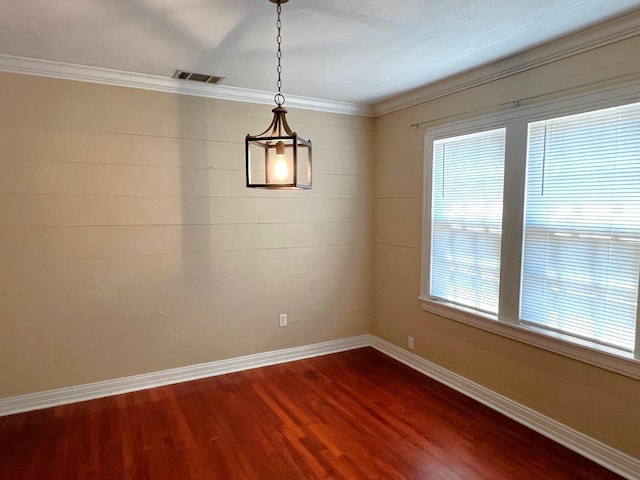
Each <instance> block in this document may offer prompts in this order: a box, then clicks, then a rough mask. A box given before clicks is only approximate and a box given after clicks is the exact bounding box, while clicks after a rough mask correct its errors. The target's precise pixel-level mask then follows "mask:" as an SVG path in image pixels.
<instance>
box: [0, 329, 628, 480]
mask: <svg viewBox="0 0 640 480" xmlns="http://www.w3.org/2000/svg"><path fill="white" fill-rule="evenodd" d="M366 346H371V347H373V348H375V349H376V350H379V351H380V352H382V353H384V354H385V355H388V356H390V357H392V358H394V359H396V360H398V361H400V362H402V363H404V364H405V365H408V366H409V367H411V368H413V369H415V370H417V371H419V372H421V373H423V374H424V375H427V376H428V377H431V378H433V379H434V380H436V381H438V382H440V383H442V384H444V385H447V386H448V387H451V388H453V389H454V390H457V391H458V392H461V393H462V394H464V395H466V396H468V397H470V398H473V399H474V400H476V401H478V402H480V403H482V404H484V405H486V406H488V407H489V408H492V409H493V410H496V411H497V412H499V413H502V414H503V415H506V416H507V417H509V418H511V419H513V420H515V421H517V422H518V423H521V424H523V425H525V426H526V427H529V428H531V429H533V430H535V431H536V432H538V433H540V434H542V435H544V436H546V437H548V438H550V439H552V440H554V441H555V442H558V443H560V444H561V445H564V446H565V447H567V448H569V449H571V450H573V451H575V452H577V453H579V454H580V455H583V456H585V457H587V458H589V459H591V460H593V461H594V462H596V463H598V464H600V465H602V466H604V467H605V468H608V469H609V470H612V471H614V472H616V473H618V474H620V475H622V476H623V477H625V478H628V479H630V480H632V479H637V478H640V459H636V458H633V457H631V456H629V455H627V454H625V453H622V452H620V451H618V450H616V449H614V448H612V447H609V446H607V445H605V444H603V443H601V442H599V441H597V440H594V439H592V438H590V437H588V436H586V435H584V434H582V433H580V432H578V431H576V430H573V429H571V428H569V427H567V426H566V425H563V424H561V423H559V422H557V421H556V420H553V419H551V418H549V417H546V416H544V415H542V414H540V413H538V412H536V411H534V410H532V409H530V408H528V407H525V406H524V405H521V404H519V403H517V402H515V401H513V400H511V399H509V398H507V397H504V396H502V395H500V394H498V393H495V392H493V391H491V390H489V389H488V388H486V387H483V386H481V385H478V384H476V383H474V382H472V381H470V380H467V379H466V378H464V377H462V376H460V375H458V374H456V373H453V372H451V371H449V370H447V369H445V368H443V367H441V366H439V365H436V364H435V363H432V362H429V361H428V360H425V359H423V358H421V357H419V356H417V355H415V354H413V353H410V352H407V351H406V350H404V349H402V348H400V347H397V346H395V345H393V344H391V343H389V342H387V341H385V340H383V339H381V338H379V337H376V336H374V335H370V334H365V335H360V336H357V337H350V338H344V339H340V340H332V341H329V342H323V343H316V344H312V345H305V346H301V347H293V348H286V349H282V350H274V351H271V352H265V353H258V354H255V355H247V356H243V357H237V358H232V359H229V360H219V361H215V362H209V363H203V364H200V365H192V366H188V367H182V368H174V369H170V370H164V371H161V372H152V373H147V374H142V375H134V376H131V377H125V378H119V379H115V380H106V381H103V382H96V383H89V384H86V385H79V386H76V387H68V388H60V389H57V390H49V391H46V392H40V393H32V394H28V395H20V396H17V397H9V398H4V399H0V416H4V415H11V414H14V413H20V412H27V411H31V410H39V409H42V408H49V407H54V406H56V405H65V404H68V403H75V402H82V401H85V400H92V399H96V398H104V397H109V396H112V395H119V394H122V393H128V392H135V391H139V390H146V389H149V388H155V387H160V386H164V385H170V384H174V383H180V382H186V381H190V380H197V379H200V378H207V377H212V376H216V375H223V374H226V373H232V372H238V371H241V370H248V369H251V368H258V367H264V366H268V365H275V364H278V363H284V362H291V361H295V360H301V359H303V358H310V357H317V356H321V355H327V354H330V353H336V352H343V351H346V350H352V349H355V348H362V347H366Z"/></svg>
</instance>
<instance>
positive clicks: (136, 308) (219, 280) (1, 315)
mask: <svg viewBox="0 0 640 480" xmlns="http://www.w3.org/2000/svg"><path fill="white" fill-rule="evenodd" d="M271 108H272V107H271V106H269V105H252V104H246V103H239V102H227V101H216V100H206V99H202V98H196V97H190V96H183V95H172V94H164V93H157V92H149V91H143V90H134V89H128V88H120V87H110V86H101V85H93V84H85V83H81V82H72V81H64V80H56V79H47V78H40V77H32V76H24V75H14V74H0V112H2V115H1V116H0V198H1V200H0V319H1V320H0V365H1V366H2V368H1V369H0V372H1V373H0V398H3V397H9V396H14V395H19V394H26V393H30V392H37V391H43V390H49V389H54V388H58V387H66V386H72V385H78V384H83V383H88V382H94V381H99V380H106V379H113V378H119V377H123V376H128V375H134V374H139V373H145V372H152V371H158V370H163V369H168V368H173V367H180V366H185V365H192V364H197V363H202V362H208V361H213V360H219V359H224V358H230V357H237V356H240V355H246V354H253V353H258V352H263V351H269V350H275V349H280V348H286V347H292V346H298V345H306V344H311V343H315V342H321V341H327V340H332V339H338V338H344V337H349V336H353V335H359V334H363V333H368V332H369V331H370V319H371V311H370V305H371V299H370V296H371V278H372V274H371V270H372V263H373V262H372V201H371V196H372V178H373V177H372V165H371V160H370V158H371V148H372V147H371V145H372V143H373V120H372V119H366V118H359V117H354V116H343V115H335V114H328V113H318V112H309V111H302V110H299V111H291V112H290V114H289V117H290V118H289V121H290V123H291V124H292V125H293V126H294V127H295V129H296V130H297V131H298V132H300V133H301V134H303V135H304V136H307V137H310V138H311V139H312V141H313V142H314V166H315V172H314V188H313V190H311V191H299V192H293V191H286V192H270V191H264V190H253V189H247V188H245V186H244V182H245V180H244V137H245V135H246V134H247V133H253V134H255V133H258V132H260V131H262V130H263V129H264V128H265V127H266V126H267V125H268V123H269V122H270V120H271ZM279 313H287V314H288V315H289V326H288V327H287V328H279V327H278V314H279Z"/></svg>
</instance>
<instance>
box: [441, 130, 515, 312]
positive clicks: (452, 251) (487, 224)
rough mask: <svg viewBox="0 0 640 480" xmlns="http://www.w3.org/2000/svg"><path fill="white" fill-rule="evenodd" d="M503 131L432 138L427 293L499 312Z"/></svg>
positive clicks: (484, 309)
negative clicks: (429, 259)
mask: <svg viewBox="0 0 640 480" xmlns="http://www.w3.org/2000/svg"><path fill="white" fill-rule="evenodd" d="M504 151H505V129H504V128H500V129H495V130H490V131H484V132H480V133H473V134H470V135H463V136H457V137H450V138H446V139H441V140H436V141H434V142H433V163H432V168H433V181H432V215H431V222H432V225H431V227H432V228H431V263H430V265H431V268H430V272H431V274H430V283H429V286H430V287H429V288H430V296H431V298H435V299H442V300H446V301H448V302H451V303H455V304H458V305H462V306H465V307H469V308H472V309H475V310H479V311H483V312H487V313H492V314H497V312H498V290H499V280H500V239H501V232H502V192H503V180H504Z"/></svg>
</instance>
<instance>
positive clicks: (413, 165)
mask: <svg viewBox="0 0 640 480" xmlns="http://www.w3.org/2000/svg"><path fill="white" fill-rule="evenodd" d="M630 74H640V37H635V38H632V39H629V40H626V41H624V42H619V43H616V44H613V45H609V46H607V47H603V48H600V49H599V50H596V51H592V52H589V53H584V54H581V55H579V56H574V57H572V58H569V59H565V60H562V61H559V62H556V63H554V64H550V65H547V66H543V67H539V68H536V69H534V70H530V71H527V72H524V73H521V74H518V75H515V76H512V77H510V78H506V79H503V80H499V81H495V82H492V83H490V84H487V85H484V86H479V87H475V88H473V89H470V90H467V91H464V92H460V93H456V94H453V95H449V96H447V97H444V98H440V99H437V100H434V101H431V102H428V103H424V104H421V105H418V106H415V107H412V108H408V109H405V110H402V111H398V112H396V113H391V114H388V115H384V116H382V117H379V118H378V119H376V142H377V144H376V157H375V197H376V198H375V209H374V218H375V234H374V235H375V240H374V297H373V298H374V300H373V306H374V316H375V317H374V325H373V333H374V334H375V335H378V336H380V337H381V338H383V339H385V340H387V341H390V342H392V343H394V344H396V345H398V346H401V347H406V345H407V336H408V335H412V336H414V337H415V353H417V354H418V355H420V356H422V357H424V358H425V359H428V360H430V361H432V362H435V363H438V364H440V365H442V366H444V367H445V368H447V369H450V370H452V371H454V372H457V373H459V374H461V375H463V376H464V377H466V378H469V379H471V380H472V381H474V382H477V383H479V384H482V385H484V386H486V387H488V388H490V389H492V390H494V391H496V392H499V393H501V394H503V395H505V396H507V397H510V398H512V399H514V400H516V401H518V402H520V403H522V404H524V405H527V406H529V407H531V408H533V409H535V410H537V411H539V412H541V413H543V414H545V415H548V416H549V417H551V418H554V419H556V420H559V421H560V422H562V423H564V424H566V425H568V426H570V427H573V428H575V429H577V430H579V431H581V432H584V433H586V434H587V435H590V436H592V437H594V438H596V439H599V440H601V441H603V442H605V443H607V444H609V445H611V446H613V447H615V448H617V449H619V450H621V451H624V452H626V453H628V454H630V455H632V456H635V457H638V458H640V381H637V380H633V379H631V378H629V377H624V376H621V375H618V374H615V373H611V372H609V371H605V370H602V369H599V368H596V367H592V366H589V365H586V364H582V363H580V362H577V361H574V360H570V359H568V358H565V357H562V356H559V355H555V354H552V353H549V352H546V351H542V350H539V349H537V348H534V347H531V346H527V345H524V344H521V343H519V342H516V341H513V340H508V339H506V338H504V337H500V336H497V335H494V334H491V333H488V332H485V331H482V330H479V329H476V328H473V327H470V326H466V325H463V324H461V323H458V322H455V321H453V320H447V319H443V318H439V317H437V316H435V315H432V314H429V313H427V312H424V311H422V310H421V308H420V304H419V302H418V299H417V297H418V294H419V290H420V238H421V214H422V193H423V192H422V183H421V182H422V165H423V155H424V133H425V129H424V128H411V127H410V126H409V125H411V124H413V123H416V122H421V121H429V120H430V119H438V118H442V117H446V116H450V115H458V114H461V115H462V116H463V117H464V116H469V115H465V112H471V111H474V110H478V109H483V108H485V107H489V106H491V105H495V104H498V103H501V102H505V101H511V100H514V99H516V98H523V97H530V96H534V95H540V94H544V93H549V92H553V91H557V90H562V89H566V88H571V87H575V86H580V85H584V84H587V83H591V82H605V83H615V82H616V81H618V82H619V81H620V80H619V79H620V77H623V76H626V75H630ZM616 79H618V80H616ZM447 122H451V120H441V121H435V122H432V123H431V125H436V124H443V123H447Z"/></svg>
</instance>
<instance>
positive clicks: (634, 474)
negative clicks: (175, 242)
mask: <svg viewBox="0 0 640 480" xmlns="http://www.w3.org/2000/svg"><path fill="white" fill-rule="evenodd" d="M371 346H372V347H373V348H375V349H376V350H379V351H381V352H382V353H384V354H385V355H388V356H390V357H392V358H395V359H396V360H398V361H400V362H402V363H404V364H405V365H408V366H409V367H411V368H413V369H414V370H417V371H419V372H420V373H423V374H424V375H427V376H428V377H431V378H433V379H434V380H436V381H438V382H440V383H443V384H444V385H447V386H448V387H451V388H453V389H454V390H456V391H458V392H460V393H462V394H464V395H466V396H468V397H471V398H473V399H474V400H477V401H478V402H480V403H482V404H484V405H486V406H488V407H489V408H491V409H493V410H495V411H497V412H499V413H501V414H503V415H506V416H507V417H509V418H511V419H513V420H515V421H516V422H518V423H521V424H522V425H525V426H526V427H529V428H531V429H532V430H535V431H536V432H538V433H540V434H542V435H544V436H545V437H548V438H550V439H551V440H553V441H555V442H558V443H559V444H561V445H564V446H565V447H567V448H569V449H571V450H573V451H575V452H577V453H579V454H580V455H582V456H584V457H587V458H589V459H590V460H593V461H594V462H596V463H598V464H600V465H602V466H603V467H605V468H607V469H609V470H611V471H613V472H616V473H617V474H619V475H622V476H623V477H625V478H628V479H629V480H633V479H638V478H640V459H637V458H634V457H631V456H630V455H627V454H625V453H623V452H620V451H618V450H616V449H614V448H612V447H609V446H608V445H605V444H603V443H601V442H599V441H597V440H594V439H593V438H591V437H588V436H587V435H584V434H583V433H580V432H578V431H576V430H573V429H572V428H569V427H567V426H566V425H563V424H562V423H560V422H557V421H556V420H553V419H551V418H549V417H547V416H545V415H542V414H541V413H538V412H536V411H534V410H532V409H530V408H528V407H525V406H524V405H521V404H519V403H517V402H515V401H513V400H511V399H509V398H507V397H505V396H503V395H500V394H498V393H496V392H493V391H491V390H489V389H488V388H486V387H483V386H482V385H479V384H477V383H474V382H472V381H470V380H467V379H466V378H464V377H462V376H460V375H458V374H457V373H454V372H451V371H450V370H447V369H445V368H443V367H441V366H439V365H436V364H435V363H432V362H429V361H428V360H425V359H424V358H422V357H419V356H418V355H415V354H413V353H410V352H407V351H406V350H404V349H402V348H399V347H397V346H396V345H393V344H391V343H389V342H387V341H385V340H382V339H381V338H378V337H376V336H373V335H372V336H371Z"/></svg>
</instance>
